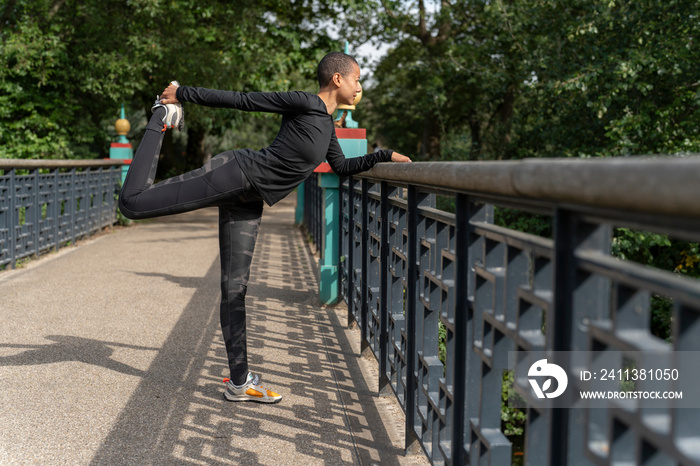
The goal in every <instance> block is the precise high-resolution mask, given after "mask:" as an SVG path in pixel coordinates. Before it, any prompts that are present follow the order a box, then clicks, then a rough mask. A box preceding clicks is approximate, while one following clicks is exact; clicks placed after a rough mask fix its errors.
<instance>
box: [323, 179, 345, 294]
mask: <svg viewBox="0 0 700 466" xmlns="http://www.w3.org/2000/svg"><path fill="white" fill-rule="evenodd" d="M318 177H319V180H318V185H319V187H320V188H322V189H323V220H324V222H323V244H322V245H321V251H322V255H321V259H320V261H319V264H318V265H319V267H318V269H319V272H320V277H319V295H320V297H321V303H322V304H335V303H336V302H338V289H339V283H338V266H339V265H340V250H339V245H340V236H339V235H340V222H339V219H340V217H339V215H340V194H339V189H338V188H339V186H340V183H339V180H338V175H336V174H335V173H319V174H318Z"/></svg>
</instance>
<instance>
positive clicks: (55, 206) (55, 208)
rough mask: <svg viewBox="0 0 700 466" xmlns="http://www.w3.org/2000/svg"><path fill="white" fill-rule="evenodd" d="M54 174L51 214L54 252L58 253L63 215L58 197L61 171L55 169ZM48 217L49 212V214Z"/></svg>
mask: <svg viewBox="0 0 700 466" xmlns="http://www.w3.org/2000/svg"><path fill="white" fill-rule="evenodd" d="M52 173H53V202H52V204H53V205H52V207H51V214H52V216H53V238H54V251H58V248H59V245H60V243H61V242H60V241H59V239H58V228H59V221H58V217H59V215H60V214H61V206H60V202H59V200H58V199H59V196H58V173H59V169H58V168H54V169H53V170H52ZM47 215H48V212H47Z"/></svg>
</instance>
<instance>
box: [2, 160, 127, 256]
mask: <svg viewBox="0 0 700 466" xmlns="http://www.w3.org/2000/svg"><path fill="white" fill-rule="evenodd" d="M122 165H123V162H121V161H101V160H81V161H77V160H76V161H72V160H71V161H68V160H14V159H10V160H2V159H0V267H2V268H6V267H9V268H13V267H14V266H15V264H16V262H17V261H18V260H20V259H23V258H26V257H30V256H38V255H39V254H42V253H44V252H47V251H50V250H58V248H59V247H61V246H63V245H65V244H67V243H69V242H71V241H75V240H76V239H79V238H82V237H85V236H88V235H90V234H92V233H94V232H96V231H99V230H100V229H102V228H104V227H106V226H108V225H112V224H114V223H116V221H117V203H116V196H117V195H118V193H119V186H120V182H121V173H122Z"/></svg>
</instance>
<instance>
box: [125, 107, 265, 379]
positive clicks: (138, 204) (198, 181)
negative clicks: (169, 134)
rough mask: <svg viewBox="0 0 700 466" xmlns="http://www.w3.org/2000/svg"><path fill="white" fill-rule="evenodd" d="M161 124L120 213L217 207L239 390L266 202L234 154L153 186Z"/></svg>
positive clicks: (144, 148)
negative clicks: (247, 309)
mask: <svg viewBox="0 0 700 466" xmlns="http://www.w3.org/2000/svg"><path fill="white" fill-rule="evenodd" d="M161 121H162V119H160V118H158V117H157V116H156V115H155V114H154V115H153V117H152V118H151V121H150V122H149V124H148V127H147V129H146V132H145V134H144V137H143V140H142V141H141V144H140V145H139V147H138V149H137V150H136V153H135V154H134V159H133V161H132V163H131V167H129V172H128V173H127V176H126V179H125V180H124V186H122V189H121V193H120V195H119V208H120V210H121V212H122V213H123V214H124V215H125V216H126V217H128V218H131V219H143V218H153V217H159V216H162V215H172V214H178V213H183V212H189V211H192V210H196V209H200V208H203V207H211V206H218V208H219V252H220V258H221V306H220V320H221V330H222V332H223V336H224V342H225V345H226V354H227V356H228V363H229V369H230V372H231V380H232V381H233V383H235V384H238V385H241V384H243V383H244V382H245V379H246V376H247V374H248V357H247V346H246V313H245V295H246V291H247V289H248V278H249V276H250V264H251V261H252V259H253V251H254V250H255V240H256V239H257V236H258V228H259V226H260V218H261V216H262V212H263V201H262V198H261V197H260V195H259V194H258V193H257V191H256V190H255V189H254V188H253V187H252V186H251V184H250V183H249V182H248V179H247V178H246V176H245V174H244V173H243V171H242V170H241V168H240V166H239V165H238V162H237V161H236V157H235V155H236V154H235V152H233V151H227V152H224V153H222V154H219V155H217V156H216V157H214V158H212V159H211V160H210V161H209V162H207V163H206V164H205V165H204V166H203V167H201V168H198V169H197V170H193V171H191V172H188V173H185V174H183V175H179V176H176V177H173V178H169V179H167V180H164V181H161V182H160V183H156V184H154V180H155V174H156V168H157V166H158V156H159V154H160V148H161V144H162V142H163V134H164V133H162V132H161V131H160V128H159V127H158V126H159V124H161V123H160V122H161ZM161 125H162V124H161ZM156 128H157V129H156Z"/></svg>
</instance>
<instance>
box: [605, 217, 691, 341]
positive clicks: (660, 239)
mask: <svg viewBox="0 0 700 466" xmlns="http://www.w3.org/2000/svg"><path fill="white" fill-rule="evenodd" d="M612 254H613V255H614V256H615V257H619V258H621V259H626V260H630V261H634V262H637V263H640V264H643V265H647V266H650V267H655V268H658V269H662V270H669V271H673V272H675V273H678V274H680V275H686V276H689V277H693V278H698V277H700V266H699V265H700V247H699V246H698V244H697V243H690V242H687V241H677V240H671V239H669V238H668V237H667V236H666V235H660V234H656V233H648V232H640V231H633V230H630V229H628V228H617V229H616V230H615V235H614V238H613V244H612ZM672 307H673V302H672V301H671V300H670V299H669V298H667V297H665V296H660V295H654V296H652V299H651V322H650V329H651V332H652V334H654V335H656V336H658V337H659V338H662V339H665V340H669V339H670V337H671V324H672Z"/></svg>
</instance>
